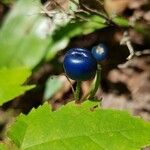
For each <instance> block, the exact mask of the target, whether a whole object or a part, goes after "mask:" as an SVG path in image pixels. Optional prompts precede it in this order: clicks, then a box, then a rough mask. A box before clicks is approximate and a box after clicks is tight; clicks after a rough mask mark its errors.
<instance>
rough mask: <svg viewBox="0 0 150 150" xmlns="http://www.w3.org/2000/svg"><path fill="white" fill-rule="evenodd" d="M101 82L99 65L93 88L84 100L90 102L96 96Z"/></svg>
mask: <svg viewBox="0 0 150 150" xmlns="http://www.w3.org/2000/svg"><path fill="white" fill-rule="evenodd" d="M100 80H101V66H100V64H98V65H97V71H96V75H95V78H94V80H93V82H92V85H91V88H90V89H89V92H88V93H87V94H86V95H85V96H84V98H83V99H82V100H85V99H89V100H90V99H92V98H93V97H94V96H95V94H96V92H97V90H98V88H99V84H100Z"/></svg>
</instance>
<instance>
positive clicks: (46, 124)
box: [8, 101, 150, 150]
mask: <svg viewBox="0 0 150 150" xmlns="http://www.w3.org/2000/svg"><path fill="white" fill-rule="evenodd" d="M95 105H96V104H95V103H93V102H89V101H88V102H85V103H83V104H81V105H77V104H74V103H69V104H67V105H66V106H63V107H61V108H60V109H59V110H57V111H55V112H52V111H51V109H50V107H49V105H48V104H44V105H43V106H40V107H39V108H38V109H33V110H32V111H31V112H30V113H29V114H28V115H27V116H25V115H20V116H19V117H18V118H17V120H16V122H15V123H14V124H13V125H12V127H11V128H10V130H9V132H8V136H9V137H10V139H11V140H12V141H14V143H15V144H16V145H17V146H18V147H19V148H20V149H21V150H49V149H51V150H53V149H54V150H60V149H61V150H66V149H69V150H76V149H80V150H87V149H92V150H104V149H107V150H139V149H140V148H141V147H143V146H146V145H148V144H150V123H148V122H144V121H143V120H142V119H140V118H137V117H132V116H130V115H129V114H128V113H127V112H123V111H118V110H107V109H100V108H99V107H97V108H96V107H95V108H94V107H93V106H95Z"/></svg>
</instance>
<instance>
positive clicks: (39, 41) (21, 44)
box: [0, 0, 48, 68]
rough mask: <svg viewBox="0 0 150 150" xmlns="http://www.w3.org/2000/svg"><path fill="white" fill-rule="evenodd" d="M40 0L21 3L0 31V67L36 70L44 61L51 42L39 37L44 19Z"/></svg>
mask: <svg viewBox="0 0 150 150" xmlns="http://www.w3.org/2000/svg"><path fill="white" fill-rule="evenodd" d="M40 7H41V5H40V2H39V0H36V1H32V0H19V1H17V2H16V3H15V4H14V6H13V9H12V10H11V11H10V13H9V14H8V15H7V17H6V19H5V20H4V23H3V25H2V28H1V30H0V67H3V66H8V67H14V66H26V67H30V68H34V67H35V66H36V65H37V64H38V63H39V62H40V61H41V59H42V58H43V57H44V55H45V52H46V47H47V45H48V38H47V37H46V36H44V34H43V35H42V34H41V33H40V31H41V26H42V25H43V23H44V20H45V18H44V17H42V16H40V13H39V12H40Z"/></svg>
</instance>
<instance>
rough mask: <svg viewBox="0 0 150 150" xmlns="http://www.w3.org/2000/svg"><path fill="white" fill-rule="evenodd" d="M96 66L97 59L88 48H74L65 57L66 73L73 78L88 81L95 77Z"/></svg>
mask: <svg viewBox="0 0 150 150" xmlns="http://www.w3.org/2000/svg"><path fill="white" fill-rule="evenodd" d="M96 68H97V62H96V60H95V59H94V57H93V55H92V53H91V52H90V51H88V50H86V49H82V48H72V49H70V50H69V51H68V52H67V53H66V55H65V57H64V70H65V73H66V75H67V76H68V77H69V78H71V79H73V80H76V81H86V80H90V79H92V78H94V76H95V73H96Z"/></svg>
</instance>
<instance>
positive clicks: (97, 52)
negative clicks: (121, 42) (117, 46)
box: [92, 44, 108, 62]
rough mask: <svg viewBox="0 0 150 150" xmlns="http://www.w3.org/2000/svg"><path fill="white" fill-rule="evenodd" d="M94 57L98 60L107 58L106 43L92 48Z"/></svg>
mask: <svg viewBox="0 0 150 150" xmlns="http://www.w3.org/2000/svg"><path fill="white" fill-rule="evenodd" d="M92 54H93V57H94V58H95V59H96V60H97V61H98V62H100V61H103V60H104V59H106V57H107V54H108V48H107V47H106V46H105V45H104V44H99V45H97V46H94V47H93V48H92Z"/></svg>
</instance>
